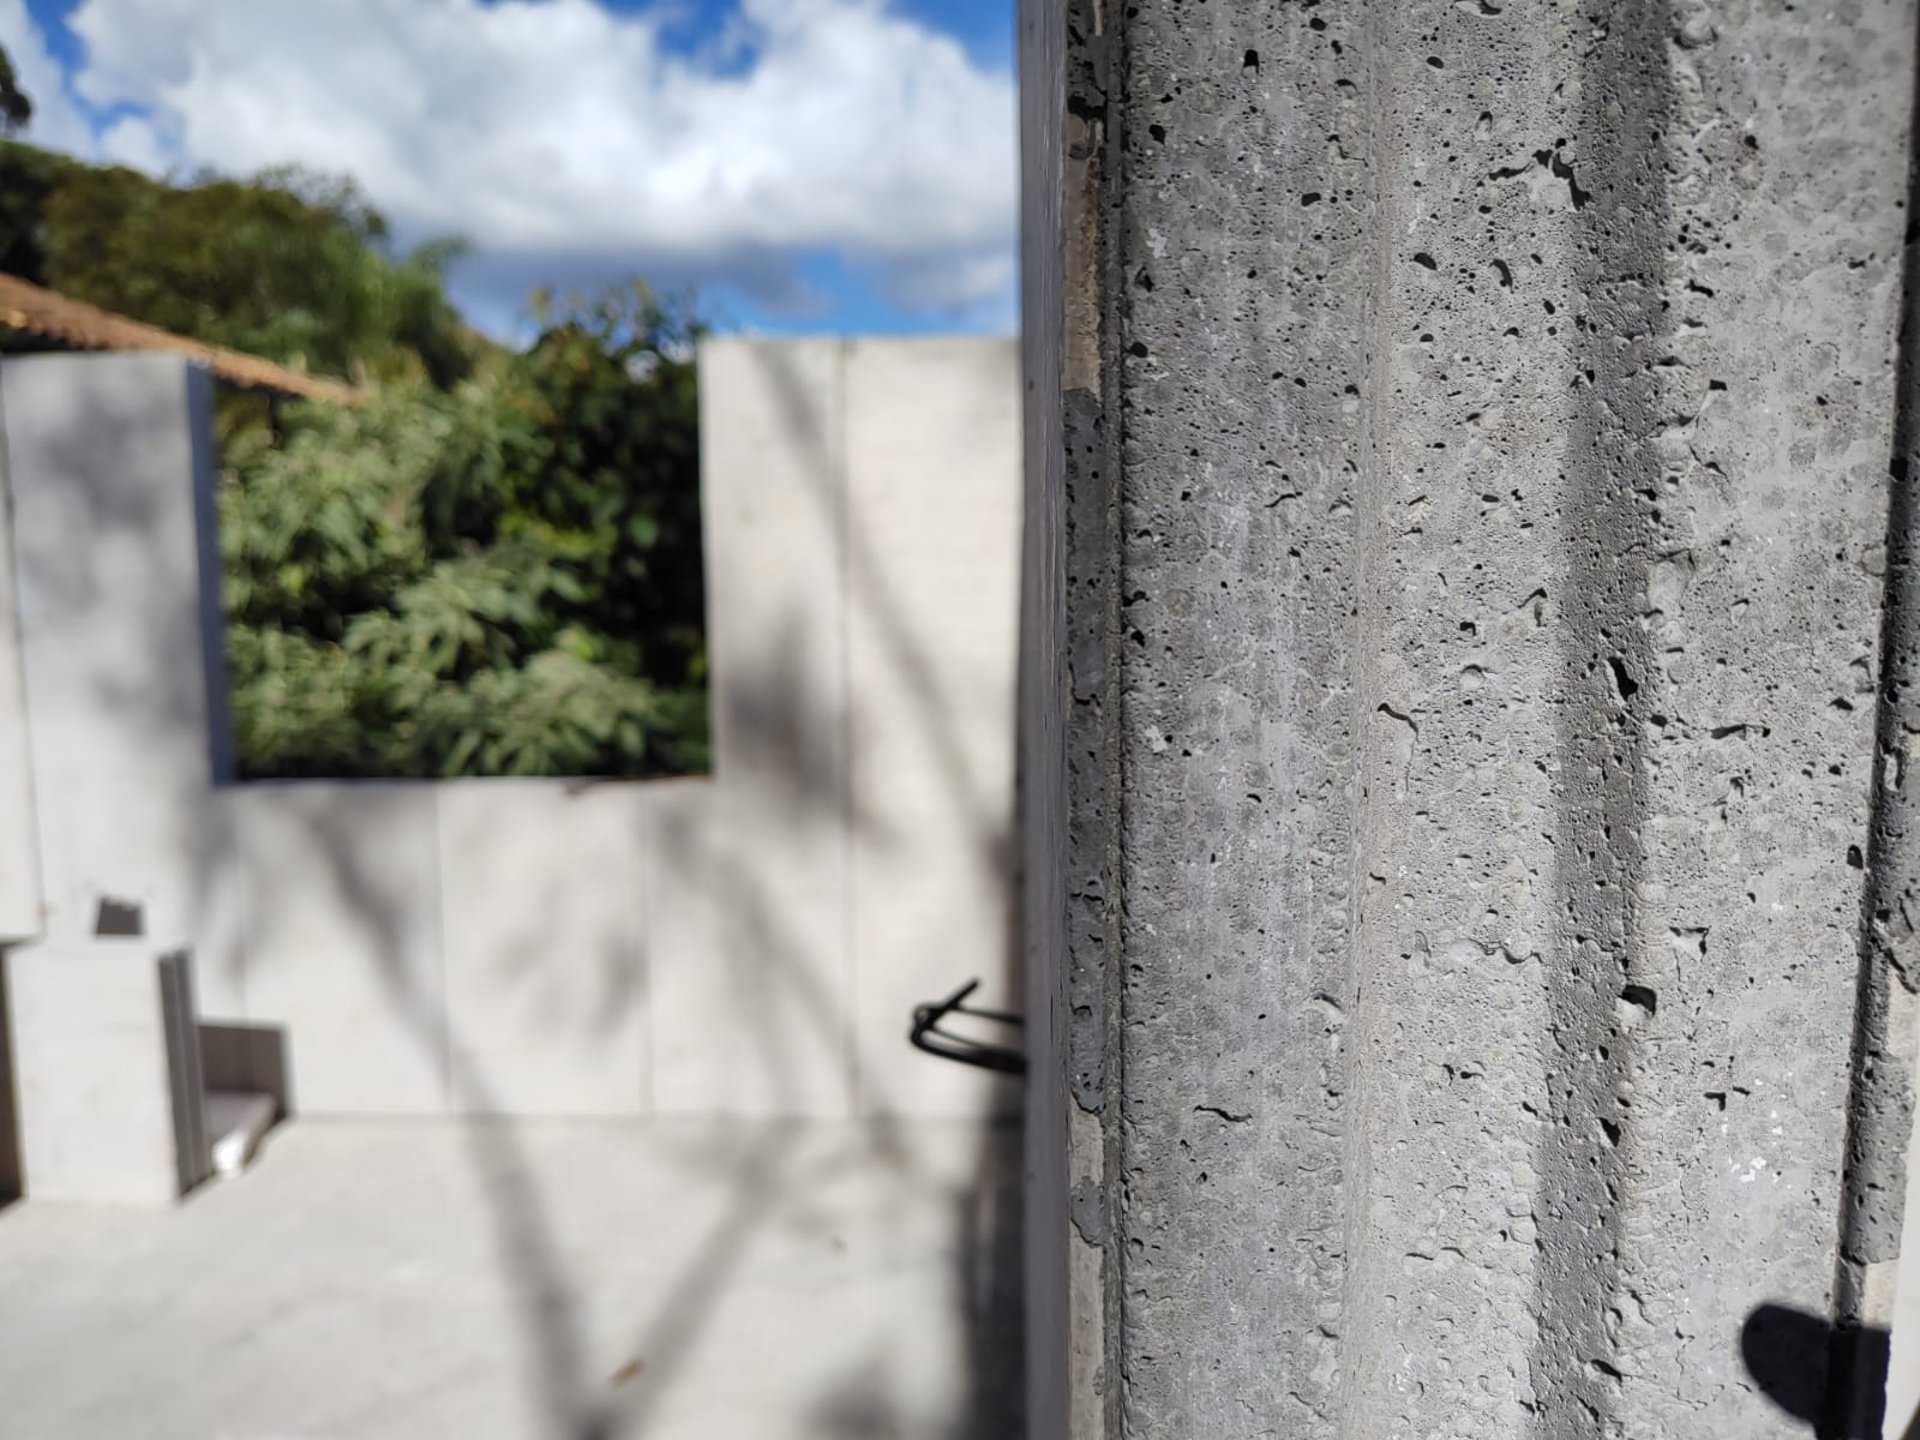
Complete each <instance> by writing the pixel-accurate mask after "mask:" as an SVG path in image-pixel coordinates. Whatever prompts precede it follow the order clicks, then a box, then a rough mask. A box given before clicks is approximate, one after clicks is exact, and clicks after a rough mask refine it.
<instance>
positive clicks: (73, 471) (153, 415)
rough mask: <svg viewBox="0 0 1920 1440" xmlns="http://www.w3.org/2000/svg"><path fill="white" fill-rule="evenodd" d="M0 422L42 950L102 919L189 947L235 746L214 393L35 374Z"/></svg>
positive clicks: (159, 367) (121, 364)
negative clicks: (226, 748) (217, 790)
mask: <svg viewBox="0 0 1920 1440" xmlns="http://www.w3.org/2000/svg"><path fill="white" fill-rule="evenodd" d="M0 402H3V405H4V413H5V417H6V434H5V447H6V472H7V479H8V485H9V488H10V490H11V493H12V500H13V525H14V534H13V555H14V566H15V584H16V587H17V597H18V617H17V618H18V625H19V634H20V646H21V656H22V662H23V672H24V676H25V681H26V699H27V715H28V722H29V725H28V728H29V735H30V743H31V754H32V771H33V785H34V790H35V793H36V795H37V796H38V797H39V803H38V806H37V823H38V829H39V846H38V849H39V866H40V871H41V882H42V885H43V887H44V896H45V933H46V934H47V936H48V937H49V938H50V939H53V940H58V941H61V942H63V943H70V942H72V941H75V940H79V939H84V938H87V937H90V936H92V935H93V934H95V933H96V931H97V930H98V929H99V927H100V920H101V917H102V914H103V907H105V908H106V909H107V910H108V911H109V912H112V911H116V910H117V911H118V912H119V913H121V914H122V915H123V916H130V915H133V914H137V917H138V925H139V928H140V930H141V932H142V933H144V934H145V935H147V936H149V937H151V938H153V939H154V940H156V941H157V942H158V943H159V944H161V945H162V946H163V947H166V946H171V945H175V944H182V943H185V942H186V941H188V940H189V939H192V938H193V937H196V936H197V935H198V934H199V932H200V930H201V921H202V914H203V911H204V910H205V909H206V907H207V905H208V903H209V893H208V892H209V886H210V883H211V881H210V876H211V873H212V869H213V866H214V862H215V854H216V850H217V836H216V835H215V833H214V832H213V830H212V829H211V825H212V820H211V815H210V808H209V805H208V803H207V801H208V794H209V790H210V787H211V785H212V784H213V781H214V779H215V777H216V774H217V773H218V768H217V766H216V756H215V740H214V736H215V735H216V733H221V732H223V729H224V727H223V726H222V725H221V724H220V723H219V718H218V717H219V716H220V715H221V714H222V713H224V691H223V690H222V688H221V686H220V684H219V683H218V681H217V679H216V676H217V675H218V674H219V673H220V670H219V665H218V656H219V653H220V642H219V637H218V614H217V592H216V591H215V589H214V587H215V586H216V585H217V583H218V580H217V574H216V573H215V572H214V570H213V567H212V565H211V564H210V557H211V555H212V553H213V536H212V534H211V532H210V526H209V524H208V523H206V522H208V521H209V519H210V509H209V505H210V493H211V486H212V480H213V471H212V459H211V454H210V450H209V446H210V443H211V431H210V413H211V412H210V405H211V389H210V385H209V382H208V379H207V376H206V374H205V372H203V371H201V370H199V369H197V368H194V367H191V366H189V365H187V364H185V363H184V362H182V361H180V360H177V359H174V358H172V357H168V356H152V355H143V356H135V355H113V356H105V355H57V356H34V357H30V358H22V359H15V360H9V361H7V362H6V363H5V365H4V366H3V367H0ZM5 630H6V624H5V621H4V618H0V633H4V632H5ZM210 657H212V663H210ZM7 668H8V667H7V665H6V658H5V656H4V654H0V677H3V676H4V675H5V673H6V671H7ZM6 683H7V682H6V681H5V680H4V678H0V686H4V685H5V684H6ZM7 710H8V707H7V706H6V705H5V704H4V695H0V714H5V713H7ZM8 743H9V742H8V740H7V737H6V735H5V734H4V733H0V773H4V771H5V766H6V763H7V762H6V760H5V755H6V753H7V750H6V746H7V745H8ZM13 743H16V744H17V737H16V740H15V741H14V742H13ZM4 783H6V782H5V781H4V780H0V784H4ZM10 823H13V822H11V821H10V820H9V821H0V826H4V825H7V824H10ZM112 928H113V927H112V926H109V929H112ZM121 928H126V927H125V925H123V926H122V927H121ZM213 978H214V977H211V976H209V977H208V979H209V981H212V980H213ZM215 988H216V987H215V986H214V985H213V984H211V983H210V984H209V986H208V989H209V992H210V994H211V993H212V992H213V991H214V990H215ZM221 999H222V1000H223V1001H224V999H225V997H221Z"/></svg>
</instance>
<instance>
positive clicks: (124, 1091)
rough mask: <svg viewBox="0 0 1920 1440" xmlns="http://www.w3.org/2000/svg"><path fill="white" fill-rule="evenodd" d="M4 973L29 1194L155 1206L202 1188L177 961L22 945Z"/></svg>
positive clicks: (186, 1008) (203, 1147)
mask: <svg viewBox="0 0 1920 1440" xmlns="http://www.w3.org/2000/svg"><path fill="white" fill-rule="evenodd" d="M5 963H6V968H7V989H8V992H9V1001H10V1004H11V1008H12V1017H13V1030H14V1064H15V1068H16V1090H17V1098H18V1105H17V1109H18V1116H19V1125H20V1145H21V1159H22V1162H23V1170H24V1172H25V1181H26V1191H27V1193H28V1194H29V1195H30V1196H31V1197H32V1198H34V1199H36V1200H77V1201H109V1202H131V1203H144V1204H164V1203H166V1202H168V1201H171V1200H174V1199H176V1198H178V1197H179V1196H180V1195H181V1194H183V1193H185V1192H186V1191H187V1190H188V1189H190V1188H191V1187H192V1186H193V1185H195V1184H196V1183H198V1182H199V1181H200V1180H202V1179H204V1178H205V1176H206V1174H207V1164H208V1158H207V1144H206V1132H205V1129H204V1126H203V1122H202V1118H201V1111H200V1107H201V1084H200V1070H199V1064H198V1057H197V1050H196V1047H195V1043H194V1029H193V1001H192V972H191V969H190V967H189V966H188V965H187V964H186V959H185V956H183V955H181V954H179V953H178V952H175V953H173V954H167V955H161V954H159V953H157V952H156V951H155V949H154V948H153V947H152V946H151V945H149V944H147V943H146V942H144V941H141V940H98V941H91V942H85V943H82V944H75V945H62V944H54V943H49V944H44V945H27V946H21V947H19V948H17V949H15V950H13V951H11V952H9V953H8V955H7V956H6V962H5Z"/></svg>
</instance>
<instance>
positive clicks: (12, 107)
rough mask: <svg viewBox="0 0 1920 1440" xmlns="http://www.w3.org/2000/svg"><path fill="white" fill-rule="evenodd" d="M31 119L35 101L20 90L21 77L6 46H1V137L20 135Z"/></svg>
mask: <svg viewBox="0 0 1920 1440" xmlns="http://www.w3.org/2000/svg"><path fill="white" fill-rule="evenodd" d="M31 119H33V101H31V100H29V99H28V98H27V92H26V91H24V90H22V89H21V88H20V79H19V76H18V75H16V74H15V73H14V68H13V57H12V56H10V55H8V54H7V47H6V46H4V45H0V135H9V136H11V135H18V134H19V133H20V132H21V131H22V130H24V129H26V128H27V122H28V121H29V120H31Z"/></svg>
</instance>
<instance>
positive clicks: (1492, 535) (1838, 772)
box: [1024, 0, 1920, 1440]
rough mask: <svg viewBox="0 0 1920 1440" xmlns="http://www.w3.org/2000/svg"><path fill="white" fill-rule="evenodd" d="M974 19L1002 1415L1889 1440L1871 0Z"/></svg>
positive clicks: (1908, 66) (1905, 847)
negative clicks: (1013, 1204)
mask: <svg viewBox="0 0 1920 1440" xmlns="http://www.w3.org/2000/svg"><path fill="white" fill-rule="evenodd" d="M1024 8H1025V10H1026V12H1027V13H1026V27H1027V28H1026V39H1027V41H1028V42H1029V43H1028V45H1027V48H1026V55H1027V69H1026V72H1025V87H1024V88H1025V97H1026V103H1027V107H1028V125H1027V133H1028V134H1029V136H1031V137H1034V143H1031V144H1029V145H1028V146H1027V147H1026V158H1027V164H1028V167H1029V169H1028V177H1027V184H1028V193H1027V205H1026V213H1027V215H1028V216H1029V217H1030V222H1031V224H1032V225H1033V226H1034V227H1035V233H1033V234H1032V235H1031V236H1030V241H1031V243H1030V246H1029V249H1028V252H1027V257H1028V260H1027V263H1028V273H1027V276H1026V281H1025V287H1024V290H1025V294H1026V296H1027V297H1028V301H1029V305H1030V309H1029V312H1028V325H1027V340H1028V344H1029V347H1030V348H1029V352H1028V373H1029V380H1030V386H1031V389H1030V394H1031V396H1032V399H1033V405H1034V410H1033V414H1032V416H1031V419H1030V428H1029V434H1030V435H1032V436H1034V437H1036V441H1037V443H1036V446H1035V448H1034V449H1033V450H1032V451H1030V452H1029V464H1030V466H1031V467H1032V469H1031V476H1032V485H1033V490H1034V496H1035V499H1034V506H1035V509H1034V512H1033V520H1032V524H1033V528H1034V531H1035V532H1036V533H1037V534H1039V535H1040V536H1042V537H1043V539H1044V540H1045V541H1046V542H1050V544H1043V545H1042V546H1041V547H1040V548H1037V549H1036V550H1035V551H1034V552H1033V554H1034V567H1035V568H1034V571H1033V573H1032V579H1033V594H1034V595H1035V597H1036V605H1037V606H1038V607H1040V608H1039V609H1038V610H1037V612H1036V614H1035V616H1034V617H1033V624H1034V625H1035V628H1036V629H1037V630H1038V631H1039V632H1040V633H1042V634H1047V635H1051V636H1053V637H1054V644H1053V645H1052V646H1051V647H1050V648H1049V650H1048V651H1047V652H1046V654H1045V655H1044V656H1042V657H1040V658H1037V659H1036V661H1035V663H1034V665H1033V667H1032V669H1030V670H1029V672H1028V673H1029V676H1030V678H1031V679H1032V680H1033V682H1034V688H1033V690H1032V701H1033V706H1032V709H1031V710H1030V712H1029V714H1028V717H1027V718H1028V727H1029V728H1028V735H1029V737H1030V742H1031V744H1032V745H1033V747H1034V748H1033V751H1032V753H1031V754H1030V755H1029V757H1028V758H1029V768H1028V771H1027V773H1028V775H1029V777H1030V779H1031V780H1032V782H1033V789H1032V792H1031V793H1032V794H1033V796H1034V801H1035V815H1034V819H1033V833H1034V834H1035V835H1036V836H1041V837H1047V838H1049V839H1050V840H1051V841H1052V842H1053V843H1052V844H1051V845H1043V846H1037V847H1036V849H1035V850H1034V852H1033V853H1032V855H1031V857H1030V858H1031V860H1032V863H1033V864H1034V865H1035V866H1037V867H1045V868H1046V870H1047V873H1045V874H1038V875H1035V876H1034V877H1033V879H1034V887H1033V889H1032V890H1031V891H1030V894H1031V895H1032V896H1033V897H1034V900H1035V903H1034V906H1033V908H1032V912H1031V913H1032V917H1033V920H1034V924H1035V926H1036V930H1035V934H1034V942H1033V943H1034V948H1035V952H1036V953H1037V954H1038V955H1039V956H1040V957H1041V960H1042V972H1043V973H1042V974H1041V977H1040V978H1041V980H1042V984H1041V986H1040V988H1039V989H1038V991H1037V992H1036V995H1035V999H1034V1001H1033V1015H1032V1018H1033V1021H1034V1025H1033V1027H1032V1028H1033V1034H1034V1038H1035V1039H1036V1041H1037V1042H1039V1043H1040V1044H1041V1045H1042V1046H1043V1050H1044V1052H1045V1053H1043V1055H1042V1057H1041V1059H1040V1061H1039V1062H1038V1064H1037V1069H1036V1075H1035V1079H1034V1084H1033V1086H1032V1093H1033V1100H1034V1104H1035V1106H1036V1109H1035V1111H1034V1118H1033V1123H1031V1124H1030V1127H1029V1128H1030V1134H1032V1135H1033V1136H1035V1137H1043V1136H1045V1137H1052V1138H1051V1140H1050V1141H1041V1140H1039V1139H1036V1146H1037V1148H1036V1149H1035V1150H1034V1151H1033V1152H1031V1153H1032V1156H1033V1160H1032V1163H1033V1165H1034V1166H1035V1168H1036V1174H1037V1175H1038V1176H1039V1177H1040V1179H1039V1182H1038V1183H1037V1184H1036V1191H1037V1192H1041V1193H1044V1194H1045V1195H1048V1196H1051V1197H1052V1199H1051V1202H1050V1204H1048V1205H1047V1206H1044V1207H1042V1208H1040V1209H1039V1210H1038V1211H1037V1213H1036V1217H1035V1220H1034V1223H1033V1224H1032V1225H1031V1226H1030V1228H1029V1236H1028V1240H1029V1245H1030V1246H1031V1247H1032V1250H1031V1253H1032V1254H1033V1255H1034V1256H1035V1260H1036V1266H1035V1273H1036V1276H1037V1277H1038V1278H1037V1279H1036V1282H1035V1283H1036V1285H1037V1286H1038V1287H1039V1288H1037V1289H1036V1291H1035V1292H1034V1295H1033V1299H1032V1303H1031V1304H1030V1307H1029V1313H1030V1315H1032V1316H1034V1317H1036V1319H1037V1320H1039V1322H1040V1324H1039V1325H1038V1327H1037V1328H1036V1332H1035V1340H1036V1346H1037V1348H1036V1349H1035V1351H1034V1352H1033V1356H1032V1361H1031V1364H1030V1367H1029V1373H1030V1375H1032V1376H1033V1377H1034V1379H1035V1382H1036V1386H1037V1389H1036V1392H1035V1414H1034V1416H1033V1424H1034V1425H1035V1426H1036V1428H1037V1432H1038V1433H1042V1434H1063V1433H1064V1434H1072V1435H1074V1436H1075V1437H1085V1436H1107V1437H1117V1436H1121V1435H1128V1436H1132V1435H1140V1436H1153V1437H1155V1440H1174V1437H1182V1436H1198V1435H1206V1436H1209V1437H1222V1440H1227V1437H1248V1440H1252V1437H1255V1436H1286V1437H1321V1436H1325V1437H1338V1436H1375V1435H1434V1436H1440V1435H1448V1436H1451V1435H1473V1436H1476V1437H1499V1436H1515V1437H1519V1436H1576V1435H1579V1436H1586V1435H1608V1436H1613V1435H1618V1436H1653V1435H1658V1436H1663V1437H1675V1440H1687V1437H1702V1440H1704V1437H1708V1436H1720V1435H1731V1434H1739V1435H1744V1436H1775V1435H1778V1436H1786V1435H1790V1434H1801V1433H1805V1432H1806V1429H1807V1423H1806V1422H1807V1421H1808V1420H1810V1419H1811V1418H1812V1415H1813V1412H1814V1411H1816V1410H1820V1409H1823V1408H1824V1409H1825V1410H1826V1411H1827V1413H1828V1415H1829V1417H1830V1418H1829V1420H1828V1421H1827V1422H1826V1423H1827V1427H1828V1428H1827V1431H1823V1433H1828V1432H1830V1433H1834V1434H1847V1435H1856V1434H1860V1435H1865V1434H1874V1433H1878V1429H1879V1416H1878V1414H1877V1408H1878V1403H1879V1383H1880V1380H1881V1379H1882V1378H1883V1376H1882V1374H1881V1373H1880V1372H1879V1371H1878V1370H1877V1368H1876V1366H1877V1362H1876V1360H1875V1356H1874V1351H1875V1344H1874V1336H1875V1333H1876V1331H1883V1327H1884V1325H1885V1323H1886V1319H1887V1314H1888V1308H1887V1300H1888V1292H1889V1289H1890V1284H1891V1280H1892V1276H1893V1269H1894V1257H1895V1256H1896V1255H1897V1254H1898V1249H1899V1235H1898V1232H1899V1209H1900V1204H1899V1196H1900V1194H1901V1190H1902V1185H1903V1178H1902V1174H1901V1163H1900V1151H1901V1149H1902V1147H1903V1146H1904V1145H1905V1143H1906V1139H1907V1134H1908V1129H1907V1125H1906V1117H1907V1113H1908V1107H1909V1104H1910V1099H1909V1092H1910V1085H1909V1078H1908V1077H1909V1074H1910V1068H1911V1067H1910V1056H1911V1046H1912V1024H1911V1020H1912V1002H1911V990H1912V987H1913V985H1914V981H1913V978H1912V977H1913V976H1914V975H1915V974H1916V973H1920V970H1916V968H1915V965H1914V957H1913V953H1912V951H1913V943H1914V942H1913V940H1912V927H1911V925H1910V924H1909V923H1908V921H1907V920H1906V919H1904V918H1902V917H1903V916H1904V915H1905V914H1906V913H1907V911H1908V910H1909V908H1910V905H1911V901H1912V893H1911V892H1912V891H1913V890H1914V888H1915V876H1916V875H1920V866H1916V863H1915V854H1914V851H1913V846H1912V844H1911V841H1910V838H1909V831H1910V829H1911V828H1912V827H1910V826H1909V825H1908V823H1907V821H1906V819H1905V815H1906V809H1905V799H1904V796H1905V793H1906V792H1905V789H1904V778H1903V777H1904V776H1905V766H1906V764H1907V760H1908V757H1909V754H1910V749H1911V743H1910V736H1911V735H1912V734H1913V733H1914V730H1915V725H1916V724H1917V723H1920V717H1916V716H1915V715H1914V714H1913V706H1914V699H1913V697H1914V694H1915V684H1914V681H1915V676H1916V672H1915V670H1914V668H1913V667H1914V663H1915V661H1914V657H1915V655H1916V654H1920V646H1916V645H1915V643H1914V639H1913V637H1914V635H1915V634H1916V633H1920V632H1915V631H1914V630H1913V629H1912V625H1913V623H1914V622H1913V621H1912V620H1911V615H1912V614H1913V613H1914V611H1913V596H1912V595H1911V590H1912V578H1911V577H1912V574H1913V571H1912V567H1911V563H1910V562H1911V559H1912V544H1913V533H1914V532H1913V516H1914V510H1913V504H1912V501H1911V498H1910V496H1909V493H1908V489H1907V487H1908V485H1909V484H1910V483H1911V479H1910V477H1911V474H1912V472H1913V466H1914V462H1915V458H1916V457H1915V454H1914V436H1913V428H1912V417H1913V415H1914V414H1915V413H1916V410H1915V406H1914V394H1913V391H1912V388H1911V381H1912V376H1913V373H1914V366H1913V361H1912V354H1913V351H1912V347H1913V344H1914V341H1913V336H1914V334H1915V333H1916V332H1915V330H1914V328H1913V325H1912V322H1911V320H1909V321H1908V322H1907V324H1906V325H1905V335H1906V341H1905V345H1906V348H1905V350H1904V352H1903V350H1902V347H1901V344H1900V338H1899V337H1900V336H1901V333H1902V328H1903V326H1902V315H1901V303H1902V300H1901V297H1902V290H1903V286H1904V287H1906V288H1907V289H1908V290H1909V291H1911V288H1912V282H1911V278H1910V277H1909V276H1904V275H1903V273H1902V256H1903V254H1904V253H1905V252H1906V250H1907V248H1908V244H1909V218H1908V217H1909V215H1910V203H1911V202H1910V197H1909V195H1908V177H1909V173H1910V154H1911V147H1910V135H1911V108H1912V92H1913V76H1914V71H1915V33H1914V10H1913V7H1912V6H1911V5H1908V4H1902V3H1896V0H1863V3H1858V4H1848V5H1844V6H1839V7H1832V6H1828V7H1783V6H1760V5H1749V4H1734V5H1722V6H1707V5H1705V4H1699V3H1693V0H1684V3H1665V0H1662V3H1623V4H1611V5H1604V6H1590V5H1574V4H1571V3H1565V4H1563V3H1551V0H1549V3H1541V4H1536V5H1526V6H1522V5H1505V6H1501V5H1493V4H1456V3H1452V0H1412V3H1405V4H1398V5H1378V6H1347V7H1341V6H1328V5H1318V6H1316V5H1299V6H1294V5H1271V4H1265V3H1258V0H1224V3H1214V4H1209V5H1205V6H1194V5H1183V4H1180V3H1177V0H1127V3H1125V4H1121V3H1118V0H1111V3H1109V0H1085V3H1074V4H1069V5H1065V6H1060V5H1052V4H1046V3H1034V4H1030V5H1027V6H1025V7H1024ZM1910 299H1911V297H1910V296H1909V300H1910ZM1909 314H1910V315H1911V314H1912V312H1911V310H1910V311H1909ZM1061 664H1064V667H1065V668H1064V673H1062V671H1061V670H1060V669H1059V668H1057V667H1058V666H1060V665H1061ZM1062 1297H1064V1298H1062ZM1780 1313H1792V1314H1798V1315H1800V1316H1802V1317H1805V1318H1807V1319H1808V1320H1809V1322H1810V1325H1811V1329H1809V1330H1803V1331H1798V1332H1795V1333H1796V1334H1797V1335H1798V1336H1799V1340H1800V1342H1801V1343H1797V1344H1794V1345H1790V1346H1778V1345H1769V1344H1766V1343H1763V1342H1764V1340H1765V1337H1764V1335H1761V1336H1759V1339H1758V1340H1756V1331H1755V1328H1754V1327H1755V1325H1756V1322H1762V1321H1764V1320H1765V1317H1767V1316H1770V1315H1778V1314H1780ZM1762 1328H1764V1326H1763V1327H1762ZM1830 1329H1831V1330H1832V1331H1833V1333H1834V1334H1835V1336H1836V1337H1837V1338H1836V1340H1835V1342H1834V1343H1833V1344H1831V1345H1829V1344H1828V1342H1827V1337H1828V1333H1829V1330H1830ZM1201 1337H1204V1338H1201ZM1882 1338H1884V1337H1883V1335H1882ZM1796 1407H1798V1409H1797V1413H1796ZM1809 1407H1811V1408H1809Z"/></svg>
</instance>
